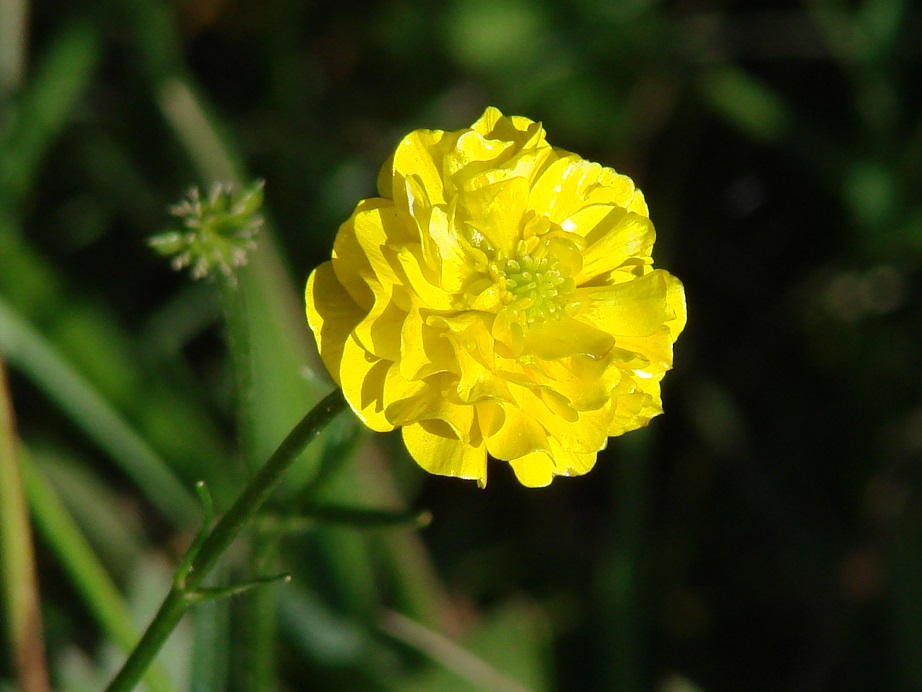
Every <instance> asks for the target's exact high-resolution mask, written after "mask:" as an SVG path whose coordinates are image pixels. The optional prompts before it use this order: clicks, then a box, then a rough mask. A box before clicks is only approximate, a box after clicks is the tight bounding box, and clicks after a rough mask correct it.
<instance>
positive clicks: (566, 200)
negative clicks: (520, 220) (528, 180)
mask: <svg viewBox="0 0 922 692" xmlns="http://www.w3.org/2000/svg"><path fill="white" fill-rule="evenodd" d="M634 196H635V187H634V183H633V181H632V180H631V179H630V178H628V177H627V176H624V175H620V174H618V173H616V172H615V171H613V170H612V169H610V168H605V167H603V166H600V165H599V164H597V163H592V162H590V161H585V160H584V159H581V158H580V157H579V156H576V155H573V154H571V155H569V156H565V157H563V158H561V159H558V160H557V161H554V162H553V163H552V164H551V165H550V166H548V167H547V169H545V170H544V171H543V172H542V174H541V177H539V178H538V179H537V180H536V181H535V183H534V185H533V186H532V188H531V193H530V195H529V198H528V209H532V210H534V211H535V212H537V213H538V214H543V215H545V216H547V217H548V218H549V219H550V220H551V221H553V222H554V223H556V224H558V225H560V226H562V227H563V228H566V225H565V220H566V219H567V218H568V217H570V216H572V215H573V214H575V213H576V212H577V211H579V210H580V209H581V208H583V207H585V206H588V205H591V204H610V205H617V206H619V207H628V206H629V205H630V204H631V202H632V200H633V199H634Z"/></svg>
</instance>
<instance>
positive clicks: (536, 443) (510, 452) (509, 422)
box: [487, 404, 550, 461]
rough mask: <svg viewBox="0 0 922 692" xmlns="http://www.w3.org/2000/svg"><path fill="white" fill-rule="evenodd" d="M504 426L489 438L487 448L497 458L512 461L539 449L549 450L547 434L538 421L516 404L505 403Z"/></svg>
mask: <svg viewBox="0 0 922 692" xmlns="http://www.w3.org/2000/svg"><path fill="white" fill-rule="evenodd" d="M503 411H504V413H505V419H504V420H503V425H502V427H501V428H500V429H499V430H497V431H496V432H495V433H494V434H493V435H491V436H490V437H488V438H487V449H488V450H489V452H490V454H492V455H493V456H494V457H496V458H497V459H502V460H504V461H512V460H513V459H518V458H519V457H521V456H525V455H526V454H530V453H532V452H537V451H542V450H543V451H549V450H550V446H549V443H548V441H547V434H546V433H545V432H544V428H542V427H541V425H540V423H538V421H536V420H534V419H532V418H530V417H528V416H527V415H525V413H523V412H522V410H521V409H519V407H518V406H516V405H514V404H505V405H503Z"/></svg>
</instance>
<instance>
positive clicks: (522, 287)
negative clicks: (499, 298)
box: [491, 241, 576, 324]
mask: <svg viewBox="0 0 922 692" xmlns="http://www.w3.org/2000/svg"><path fill="white" fill-rule="evenodd" d="M537 249H538V250H539V252H541V254H544V256H543V257H542V256H538V257H535V256H533V255H532V254H530V253H529V252H528V248H527V247H526V246H525V242H524V241H522V242H520V243H519V247H518V248H517V250H518V252H517V253H516V256H515V257H513V258H505V259H503V258H497V261H496V262H495V263H494V265H493V267H491V269H494V271H493V272H491V273H493V274H494V279H495V280H496V281H497V283H500V284H501V285H502V286H503V287H504V288H505V289H506V293H505V295H504V296H503V303H504V304H505V305H506V306H507V308H510V309H512V310H513V311H515V312H517V313H519V314H520V315H522V317H524V321H525V322H526V323H527V324H534V323H535V322H543V321H544V320H547V319H560V317H561V316H562V315H563V310H564V305H565V302H566V300H565V299H566V297H567V295H568V294H569V293H571V292H572V291H573V289H574V288H576V285H575V283H574V282H573V279H571V278H569V277H568V276H565V275H564V274H563V273H562V272H561V270H560V267H559V266H558V264H559V263H558V261H557V258H556V257H552V256H548V255H547V254H545V253H544V252H542V251H545V250H546V247H539V248H537Z"/></svg>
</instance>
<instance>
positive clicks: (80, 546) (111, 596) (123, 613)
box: [23, 454, 175, 692]
mask: <svg viewBox="0 0 922 692" xmlns="http://www.w3.org/2000/svg"><path fill="white" fill-rule="evenodd" d="M23 457H24V461H25V462H26V463H24V464H23V471H24V476H25V486H26V495H27V497H28V501H29V506H30V508H31V509H32V513H33V516H34V517H35V524H36V527H37V529H38V531H39V532H40V534H41V536H42V538H43V539H44V541H45V542H46V543H47V544H48V546H49V547H50V548H51V550H52V551H53V553H54V555H55V557H56V559H57V560H58V561H59V563H60V565H61V566H62V567H63V569H64V571H65V572H66V573H67V574H68V576H69V577H70V579H71V581H72V582H73V585H74V587H75V588H76V589H77V591H78V592H79V593H80V594H81V596H82V597H83V601H84V604H85V606H86V608H87V610H88V612H90V613H91V614H92V615H93V617H94V618H95V620H96V622H97V623H98V625H99V626H100V628H102V630H103V631H104V632H105V634H106V635H107V636H108V637H109V638H110V639H112V641H114V642H115V643H117V644H118V645H119V646H120V647H121V648H122V649H123V650H124V651H130V650H131V648H132V647H133V646H134V645H135V643H136V642H137V641H138V638H139V637H140V633H139V631H138V630H137V629H136V627H135V626H134V623H133V622H132V618H131V614H130V612H129V610H128V607H127V606H126V605H125V602H124V601H123V600H122V597H121V595H120V594H119V592H118V589H117V588H116V587H115V584H113V583H112V580H111V578H110V577H109V575H108V573H107V572H106V570H105V568H104V567H103V566H102V565H101V564H100V563H99V560H98V559H97V557H96V555H95V553H94V552H93V549H92V548H91V547H90V545H89V543H88V542H87V540H86V538H85V537H84V536H83V534H82V533H81V531H80V529H79V528H78V527H77V525H76V524H75V523H74V521H73V519H72V518H71V516H70V514H69V513H68V511H67V510H66V508H65V507H64V505H63V504H62V503H61V501H60V499H59V498H58V496H57V494H56V493H55V492H54V490H53V489H52V487H51V486H50V484H49V483H48V482H47V480H46V479H45V478H44V477H43V476H42V474H41V472H40V470H39V469H38V468H36V467H35V465H34V463H33V462H32V461H31V460H30V459H29V458H28V455H26V454H23ZM145 682H146V683H147V684H148V685H149V686H150V689H151V690H153V691H154V692H171V691H173V690H175V688H174V687H173V685H172V684H171V683H170V682H169V680H168V679H167V677H166V674H165V673H164V672H163V671H162V670H160V669H159V668H158V667H157V666H153V667H151V668H150V670H149V672H148V674H147V676H146V677H145Z"/></svg>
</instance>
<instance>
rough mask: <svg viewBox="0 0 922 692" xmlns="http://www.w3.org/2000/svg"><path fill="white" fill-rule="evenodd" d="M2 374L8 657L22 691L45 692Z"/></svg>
mask: <svg viewBox="0 0 922 692" xmlns="http://www.w3.org/2000/svg"><path fill="white" fill-rule="evenodd" d="M17 446H18V441H17V437H16V431H15V421H14V417H13V402H12V399H11V397H10V395H9V391H8V387H7V379H6V369H5V367H4V365H3V360H2V359H0V568H2V569H0V592H2V596H3V599H2V603H0V605H2V610H3V611H4V613H5V615H6V617H5V618H4V619H5V620H6V624H7V635H8V637H9V643H10V646H11V649H12V651H11V652H10V657H11V659H12V663H13V665H14V667H15V669H16V677H17V679H18V681H19V684H20V686H21V687H22V688H23V689H25V690H40V689H48V669H47V666H46V663H45V645H44V642H43V639H42V618H41V612H40V609H39V603H40V600H41V599H40V597H39V594H38V581H37V580H36V576H35V552H34V550H33V548H32V530H31V527H30V526H29V513H28V510H27V508H26V500H25V496H24V494H23V485H22V474H21V473H20V469H19V459H18V458H17V454H16V448H17Z"/></svg>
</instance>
